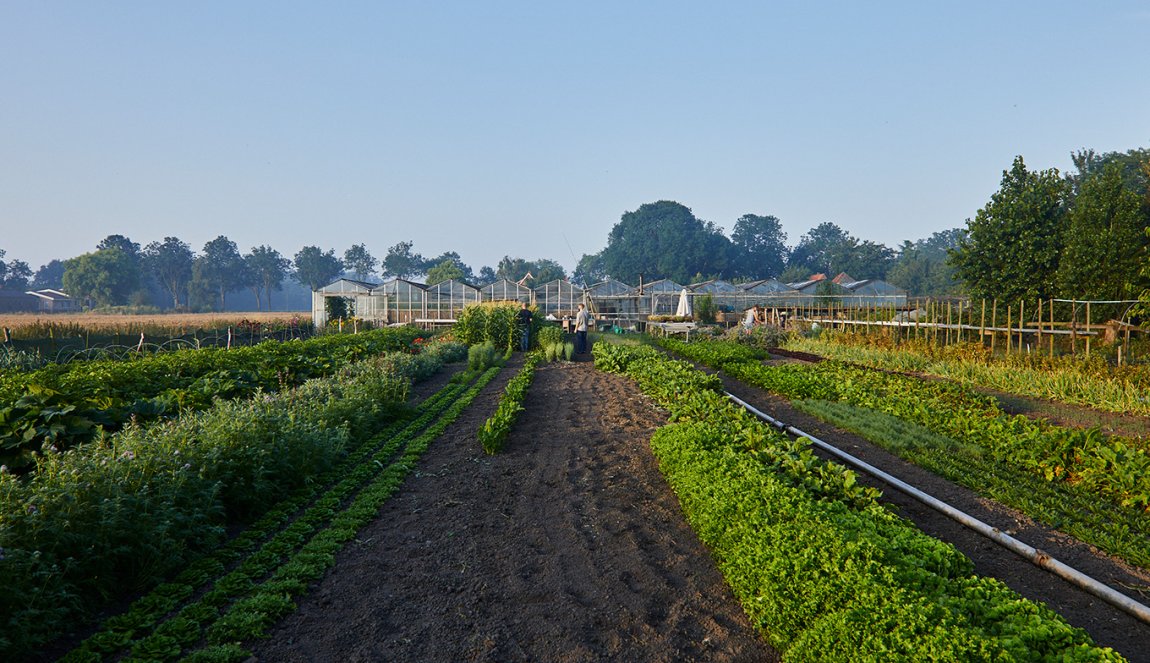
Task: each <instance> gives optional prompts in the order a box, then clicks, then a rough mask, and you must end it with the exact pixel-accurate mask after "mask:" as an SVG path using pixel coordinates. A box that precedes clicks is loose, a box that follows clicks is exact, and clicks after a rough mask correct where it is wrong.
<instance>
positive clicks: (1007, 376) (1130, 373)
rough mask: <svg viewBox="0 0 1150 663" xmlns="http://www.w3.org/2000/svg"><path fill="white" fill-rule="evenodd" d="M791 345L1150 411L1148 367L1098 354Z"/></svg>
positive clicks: (868, 342)
mask: <svg viewBox="0 0 1150 663" xmlns="http://www.w3.org/2000/svg"><path fill="white" fill-rule="evenodd" d="M787 348H788V349H792V350H799V351H802V352H812V353H817V354H820V355H823V356H825V357H828V358H831V359H839V360H842V361H849V362H854V363H858V364H863V365H865V366H871V367H874V368H882V369H887V370H896V371H915V372H920V373H927V374H929V375H936V376H939V377H944V378H947V379H950V380H954V381H957V382H961V383H963V384H967V385H972V386H977V387H986V388H989V389H996V390H999V391H1005V392H1009V393H1012V394H1021V395H1024V396H1033V397H1036V398H1045V399H1049V400H1054V401H1059V402H1062V403H1071V404H1075V405H1084V406H1087V407H1093V408H1097V409H1100V410H1106V411H1108V412H1131V413H1136V414H1142V415H1146V414H1150V400H1148V399H1147V397H1146V394H1147V390H1148V389H1150V370H1147V369H1146V367H1134V366H1110V365H1108V364H1107V363H1106V361H1105V360H1104V359H1103V358H1102V357H1101V356H1100V355H1094V356H1093V357H1092V358H1086V357H1084V356H1078V357H1073V356H1067V357H1047V356H1044V355H1041V354H1033V355H1030V354H1014V355H1008V356H1005V357H993V356H992V355H991V354H990V351H989V349H987V348H985V347H983V346H982V345H980V344H969V343H967V344H952V345H935V344H931V343H926V342H922V341H917V342H916V341H913V340H911V341H903V342H902V343H900V344H898V345H892V344H891V342H890V341H889V339H887V337H883V336H874V335H866V334H850V333H843V332H839V333H835V334H826V335H825V338H824V337H820V338H817V339H812V338H797V339H793V340H791V341H790V342H788V343H787Z"/></svg>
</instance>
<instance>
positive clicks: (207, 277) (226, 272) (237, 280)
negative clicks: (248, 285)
mask: <svg viewBox="0 0 1150 663" xmlns="http://www.w3.org/2000/svg"><path fill="white" fill-rule="evenodd" d="M196 263H198V265H199V269H198V270H195V269H194V267H195V265H193V276H195V277H197V278H198V280H199V281H200V282H201V283H202V284H203V286H204V287H205V288H206V289H209V290H211V291H212V292H213V293H215V297H216V302H217V306H218V307H219V310H220V311H223V310H224V307H225V306H226V304H227V295H228V293H229V292H231V291H233V290H237V289H239V288H242V287H244V286H245V281H247V278H248V274H247V273H246V269H245V267H246V265H245V264H244V258H243V256H241V255H240V250H239V247H237V246H236V243H235V242H233V241H232V240H230V239H228V238H227V237H224V236H223V235H220V236H219V237H216V238H215V239H213V240H212V241H210V242H208V243H207V244H204V251H203V253H201V254H200V255H199V256H198V257H197V258H196Z"/></svg>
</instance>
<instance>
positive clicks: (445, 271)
mask: <svg viewBox="0 0 1150 663" xmlns="http://www.w3.org/2000/svg"><path fill="white" fill-rule="evenodd" d="M462 278H463V270H462V269H460V268H459V265H457V264H455V262H453V261H452V260H443V261H441V262H440V263H439V264H438V265H434V266H432V267H431V268H430V269H428V270H427V285H435V284H436V283H443V282H444V281H450V280H451V279H456V280H461V279H462Z"/></svg>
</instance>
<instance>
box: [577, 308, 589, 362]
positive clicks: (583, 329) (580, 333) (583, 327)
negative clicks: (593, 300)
mask: <svg viewBox="0 0 1150 663" xmlns="http://www.w3.org/2000/svg"><path fill="white" fill-rule="evenodd" d="M590 322H591V314H590V313H588V312H587V307H586V306H584V305H583V304H580V305H579V312H578V313H576V314H575V354H580V355H581V354H584V353H586V352H587V325H588V324H589V323H590Z"/></svg>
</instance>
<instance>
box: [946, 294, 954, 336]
mask: <svg viewBox="0 0 1150 663" xmlns="http://www.w3.org/2000/svg"><path fill="white" fill-rule="evenodd" d="M953 306H954V302H947V303H946V344H947V345H950V336H951V334H950V314H951V311H953V310H954V309H953Z"/></svg>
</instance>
